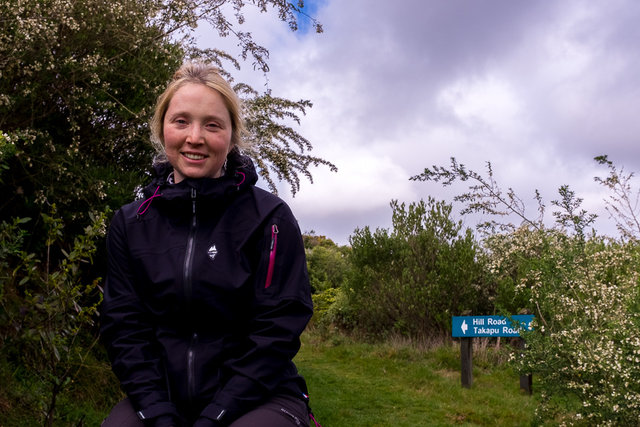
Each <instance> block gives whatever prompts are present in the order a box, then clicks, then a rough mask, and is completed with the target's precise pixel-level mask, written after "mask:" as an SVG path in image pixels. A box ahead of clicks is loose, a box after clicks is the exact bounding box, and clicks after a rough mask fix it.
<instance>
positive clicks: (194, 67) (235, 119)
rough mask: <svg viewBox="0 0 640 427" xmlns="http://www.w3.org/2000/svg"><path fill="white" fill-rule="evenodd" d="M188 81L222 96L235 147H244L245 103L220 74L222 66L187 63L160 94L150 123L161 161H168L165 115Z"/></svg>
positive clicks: (232, 142) (152, 139)
mask: <svg viewBox="0 0 640 427" xmlns="http://www.w3.org/2000/svg"><path fill="white" fill-rule="evenodd" d="M187 83H196V84H201V85H204V86H207V87H209V88H211V89H213V90H215V91H216V92H218V93H219V94H220V95H222V99H223V100H224V103H225V105H226V107H227V110H228V111H229V116H230V117H231V147H232V148H235V147H237V148H244V141H243V136H244V134H245V133H246V129H245V127H244V120H243V119H242V102H241V101H240V98H238V95H236V93H235V91H234V90H233V88H232V87H231V85H230V84H229V82H227V80H225V78H224V77H222V76H221V75H220V73H219V72H218V69H217V68H216V67H214V66H212V65H209V64H205V63H194V62H187V63H185V64H183V65H182V66H181V67H180V68H179V69H178V71H176V72H175V73H174V75H173V78H172V79H171V82H170V83H169V85H168V86H167V88H166V89H165V90H164V92H163V93H162V94H161V95H160V96H159V97H158V100H157V102H156V108H155V112H154V114H153V117H152V119H151V122H150V128H151V143H152V144H153V146H154V148H155V149H156V151H157V153H158V157H157V158H156V160H157V161H166V155H165V151H164V131H163V125H164V116H165V114H166V112H167V109H168V108H169V103H170V102H171V99H172V98H173V96H174V95H175V93H176V92H177V91H178V89H180V88H181V87H182V86H184V85H185V84H187Z"/></svg>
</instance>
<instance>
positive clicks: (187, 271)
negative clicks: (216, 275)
mask: <svg viewBox="0 0 640 427" xmlns="http://www.w3.org/2000/svg"><path fill="white" fill-rule="evenodd" d="M197 225H198V221H197V216H196V189H195V188H192V189H191V226H190V228H189V237H188V239H187V249H186V253H185V256H184V271H183V276H182V280H183V286H184V288H183V290H184V297H185V302H186V304H187V310H188V312H191V310H190V307H189V306H190V305H191V298H192V295H193V288H192V286H193V283H192V276H193V275H192V270H193V250H194V247H195V236H196V227H197ZM197 342H198V334H197V333H196V332H194V333H193V335H192V337H191V342H190V344H189V349H188V350H187V393H188V400H189V402H190V403H193V397H194V396H195V364H194V359H195V346H196V344H197Z"/></svg>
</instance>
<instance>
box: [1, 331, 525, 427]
mask: <svg viewBox="0 0 640 427" xmlns="http://www.w3.org/2000/svg"><path fill="white" fill-rule="evenodd" d="M502 359H504V352H495V351H492V349H491V348H489V349H486V350H478V351H476V354H475V355H474V371H473V380H474V383H473V387H472V388H471V389H465V388H462V387H461V385H460V353H459V348H458V347H457V346H453V345H440V346H438V347H437V348H434V349H431V350H419V349H416V348H413V347H411V346H409V345H406V344H394V345H392V344H380V345H374V344H365V343H361V342H355V341H352V340H350V339H348V338H345V337H343V336H339V335H335V336H329V337H328V338H327V337H325V338H321V337H320V336H319V334H315V333H313V332H305V334H304V335H303V337H302V348H301V350H300V353H299V354H298V356H297V357H296V359H295V361H296V364H297V366H298V369H299V370H300V372H301V373H302V375H304V377H305V378H306V380H307V383H308V385H309V393H310V395H311V406H312V408H313V411H314V414H315V415H316V418H317V419H318V421H319V422H320V423H321V424H322V425H323V427H341V426H345V427H346V426H348V427H358V426H367V427H371V426H385V427H386V426H393V427H395V426H412V427H413V426H451V425H464V426H526V425H530V424H531V421H532V420H533V412H534V408H535V406H536V397H535V395H534V396H526V395H524V394H522V393H521V392H520V390H519V379H518V377H517V376H516V375H515V374H514V373H512V372H511V370H510V369H509V368H508V367H506V366H505V365H503V364H500V363H499V361H500V360H502ZM12 372H13V375H11V373H12ZM16 374H17V378H15V377H14V376H15V375H16ZM12 377H14V378H12ZM534 382H535V377H534ZM0 384H2V386H0V426H2V427H26V426H33V425H38V424H39V423H38V412H39V410H40V409H41V408H39V407H38V404H37V402H38V399H37V398H36V396H39V395H42V393H43V392H45V390H43V389H42V385H41V384H40V383H39V381H37V380H36V379H35V378H34V377H33V376H32V375H30V373H29V372H27V371H21V372H18V371H16V370H14V369H13V368H10V367H9V366H7V365H3V366H0ZM534 391H535V383H534ZM118 394H119V392H118V386H117V382H116V381H115V378H113V374H111V373H110V371H109V367H108V364H106V362H101V363H97V362H96V364H94V365H93V366H92V368H91V369H86V370H85V371H83V372H82V374H81V375H79V377H78V378H76V381H74V383H73V384H72V385H71V387H70V390H68V392H67V393H65V394H64V396H61V399H60V401H59V402H58V404H59V406H58V409H59V412H58V415H59V417H58V419H57V420H56V422H55V426H70V425H73V426H93V425H99V424H100V421H101V420H102V418H103V417H104V416H106V415H107V413H108V412H109V410H110V408H111V406H112V405H113V404H114V403H115V402H116V401H117V400H118V399H119V396H118Z"/></svg>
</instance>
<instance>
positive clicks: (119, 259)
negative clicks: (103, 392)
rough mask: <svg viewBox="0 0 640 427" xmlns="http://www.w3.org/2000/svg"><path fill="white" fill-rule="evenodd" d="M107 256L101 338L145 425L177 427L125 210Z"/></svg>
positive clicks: (114, 226) (115, 221)
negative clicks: (129, 240)
mask: <svg viewBox="0 0 640 427" xmlns="http://www.w3.org/2000/svg"><path fill="white" fill-rule="evenodd" d="M107 251H108V272H107V280H106V282H105V287H104V299H103V303H102V309H101V339H102V341H103V343H104V344H105V346H106V349H107V353H108V355H109V359H110V360H111V366H112V369H113V371H114V373H115V374H116V376H117V377H118V379H119V380H120V384H121V385H122V388H123V390H124V391H125V392H126V394H127V396H128V397H129V399H130V400H131V403H132V404H133V407H134V408H135V410H136V411H137V415H138V417H139V418H140V419H142V420H144V422H145V425H150V426H156V427H164V426H171V425H178V421H179V416H178V411H177V409H176V408H175V406H174V405H173V403H171V402H170V400H169V394H168V391H167V389H166V381H165V379H164V375H163V373H162V358H161V352H160V349H159V346H158V345H157V344H156V340H155V335H154V332H153V327H152V322H151V319H150V315H149V313H148V311H147V310H145V306H144V304H143V303H142V301H141V299H140V297H139V295H138V293H137V292H136V289H135V279H134V276H133V274H132V271H131V268H130V265H131V262H130V256H129V250H128V245H127V234H126V227H125V219H124V214H123V212H122V210H120V211H118V212H117V213H116V215H115V216H114V219H113V220H112V222H111V225H110V227H109V233H108V235H107Z"/></svg>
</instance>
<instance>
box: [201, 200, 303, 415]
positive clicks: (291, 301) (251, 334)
mask: <svg viewBox="0 0 640 427" xmlns="http://www.w3.org/2000/svg"><path fill="white" fill-rule="evenodd" d="M279 211H280V212H279V214H277V215H272V216H271V218H270V219H271V220H270V221H268V222H267V223H265V225H266V230H264V235H265V237H264V239H263V242H262V244H260V245H258V247H259V248H261V250H262V252H263V253H261V254H260V256H259V260H260V261H259V265H258V268H257V271H258V274H257V275H256V283H255V287H256V297H255V300H254V304H253V319H252V321H251V323H250V328H249V331H248V335H247V338H246V342H245V346H244V348H245V349H246V351H245V352H244V354H242V355H240V356H238V357H236V358H234V359H232V360H228V361H227V362H226V363H225V368H226V369H227V370H228V371H229V372H230V373H231V376H230V377H229V379H228V381H227V382H226V383H225V384H224V386H223V387H222V388H221V389H220V390H219V391H218V393H217V394H216V395H215V396H214V399H213V401H212V402H211V403H210V404H209V405H208V406H207V407H205V409H204V410H203V412H202V413H201V420H203V419H206V420H217V421H218V422H219V423H220V424H222V425H226V424H227V423H229V422H231V421H233V419H235V418H236V417H238V416H239V415H241V414H242V413H244V412H245V411H246V410H248V409H249V408H250V407H251V406H253V405H255V404H256V403H259V402H260V401H263V400H264V399H265V398H267V397H269V396H270V395H271V394H272V393H273V392H274V391H275V390H276V389H277V388H278V386H279V385H280V383H281V382H282V381H283V379H287V378H289V379H290V378H293V377H297V371H296V368H295V365H294V364H293V363H292V359H293V358H294V356H295V355H296V354H297V352H298V350H299V349H300V335H301V334H302V332H303V331H304V328H305V327H306V325H307V323H308V322H309V320H310V319H311V315H312V313H313V304H312V302H311V287H310V285H309V277H308V273H307V266H306V258H305V252H304V245H303V243H302V236H301V234H300V230H299V228H298V225H297V222H296V221H295V218H294V217H293V214H292V213H291V211H290V210H289V208H288V207H287V206H286V205H284V208H283V209H279ZM274 226H275V228H274ZM276 231H277V233H276ZM271 252H273V254H271ZM270 260H271V262H272V264H273V268H272V272H271V273H269V261H270ZM268 281H269V282H270V283H269V282H268ZM203 421H204V420H203ZM202 425H203V426H204V425H207V424H206V423H203V424H202Z"/></svg>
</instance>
